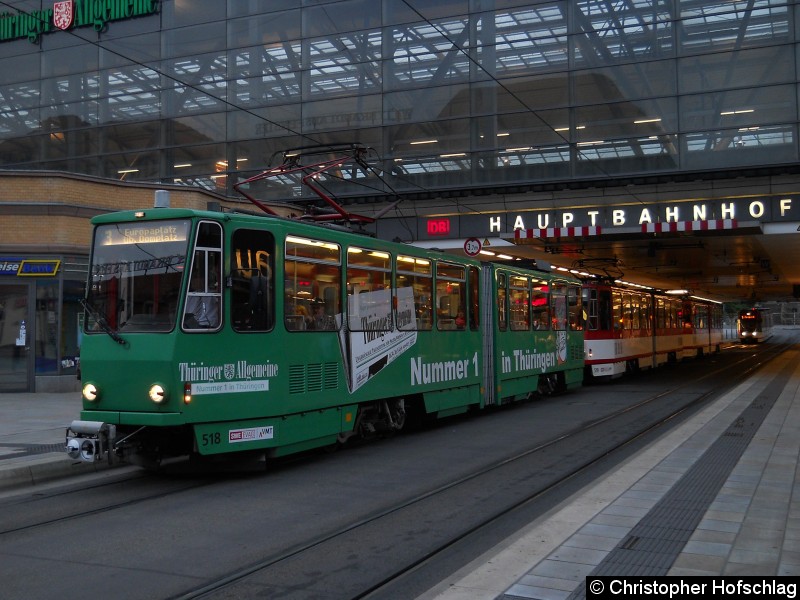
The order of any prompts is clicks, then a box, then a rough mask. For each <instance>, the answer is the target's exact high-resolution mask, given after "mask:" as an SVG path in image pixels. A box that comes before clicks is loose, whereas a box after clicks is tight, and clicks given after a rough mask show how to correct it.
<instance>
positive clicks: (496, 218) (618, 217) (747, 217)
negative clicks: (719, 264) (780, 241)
mask: <svg viewBox="0 0 800 600" xmlns="http://www.w3.org/2000/svg"><path fill="white" fill-rule="evenodd" d="M431 220H435V221H436V222H437V229H436V231H435V232H432V231H431V230H430V227H428V228H427V229H426V228H425V224H429V221H431ZM443 220H450V221H452V223H451V225H450V227H449V229H448V230H447V233H442V230H443V226H442V224H441V222H442V221H443ZM718 220H730V221H737V222H738V223H739V226H740V227H741V226H743V225H744V224H745V223H759V224H765V223H790V222H800V195H798V194H786V195H780V196H777V195H776V196H748V197H733V198H717V199H713V200H711V199H709V200H676V201H665V202H658V203H648V202H640V203H637V202H630V201H628V202H624V203H618V204H604V205H598V204H593V205H589V204H587V205H584V206H580V207H578V206H570V207H565V208H553V207H550V208H533V207H531V208H522V209H518V210H516V211H507V212H502V213H500V212H494V211H492V212H489V211H487V212H485V213H483V214H475V213H472V214H461V215H457V216H456V215H453V216H446V215H437V216H436V217H435V218H434V217H433V216H431V217H428V218H426V219H423V221H424V223H423V226H422V227H420V238H421V239H436V238H437V237H439V238H441V237H455V238H459V237H469V236H479V237H480V236H491V235H498V234H499V235H500V236H502V235H504V234H506V235H507V234H513V232H514V231H516V230H520V229H522V230H536V229H538V230H547V229H551V228H581V227H584V228H589V227H591V228H598V229H599V230H600V231H602V235H613V234H614V233H631V232H641V231H643V226H646V225H650V224H657V223H681V222H695V223H704V222H708V223H711V222H713V221H718ZM426 233H427V235H426Z"/></svg>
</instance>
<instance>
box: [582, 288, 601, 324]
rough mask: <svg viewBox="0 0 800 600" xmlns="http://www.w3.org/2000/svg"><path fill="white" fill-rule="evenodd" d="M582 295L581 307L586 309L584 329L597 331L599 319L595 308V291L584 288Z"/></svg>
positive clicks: (596, 307)
mask: <svg viewBox="0 0 800 600" xmlns="http://www.w3.org/2000/svg"><path fill="white" fill-rule="evenodd" d="M582 294H583V306H584V307H585V309H586V328H587V329H588V330H590V331H597V329H598V327H599V326H600V323H599V321H600V319H599V314H598V306H597V290H595V289H591V288H585V289H584V290H583V292H582Z"/></svg>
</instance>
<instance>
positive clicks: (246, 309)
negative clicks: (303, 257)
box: [230, 229, 275, 331]
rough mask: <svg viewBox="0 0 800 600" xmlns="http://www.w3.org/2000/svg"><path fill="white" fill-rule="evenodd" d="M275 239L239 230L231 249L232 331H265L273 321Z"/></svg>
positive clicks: (254, 232)
mask: <svg viewBox="0 0 800 600" xmlns="http://www.w3.org/2000/svg"><path fill="white" fill-rule="evenodd" d="M274 273H275V239H274V238H273V237H272V234H271V233H269V232H266V231H256V230H251V229H239V230H237V231H235V232H234V234H233V238H232V249H231V279H230V282H231V307H230V312H231V324H232V326H233V329H234V330H235V331H267V330H270V329H272V328H273V326H274V324H275V277H274Z"/></svg>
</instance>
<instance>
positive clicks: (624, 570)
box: [0, 329, 800, 600]
mask: <svg viewBox="0 0 800 600" xmlns="http://www.w3.org/2000/svg"><path fill="white" fill-rule="evenodd" d="M781 338H782V339H781V341H793V342H794V343H795V344H796V345H795V346H794V347H793V348H791V349H790V350H788V351H787V352H784V353H783V354H782V355H781V356H780V357H779V358H777V359H776V360H774V361H772V362H771V363H769V364H768V365H766V366H764V367H763V368H761V369H759V370H758V371H756V372H755V373H754V374H753V375H752V376H751V377H749V378H748V379H747V380H746V381H744V382H742V383H740V384H739V385H737V386H736V387H735V388H733V389H732V390H730V391H729V392H727V393H725V394H724V395H723V396H722V397H720V398H718V399H717V400H715V401H714V402H713V403H711V404H709V405H708V406H707V407H706V408H704V409H703V410H701V411H700V412H698V413H697V414H696V415H694V416H693V417H692V418H690V419H688V420H687V421H686V422H684V423H683V424H681V425H679V426H678V427H675V428H673V429H672V430H670V431H668V432H666V433H665V434H663V435H662V436H661V437H660V438H659V439H658V440H656V441H655V442H653V443H651V444H650V445H649V446H648V447H647V448H646V449H645V450H643V451H642V452H639V453H637V454H636V455H635V456H633V457H631V458H630V459H628V460H627V461H626V462H624V463H623V464H621V465H619V466H618V467H617V468H616V469H614V471H613V472H611V473H609V474H608V475H607V476H606V477H604V478H603V479H601V480H597V481H595V482H593V483H592V484H591V485H589V486H587V487H586V488H584V489H583V490H581V491H580V492H578V493H576V494H574V495H573V496H572V497H570V498H569V499H568V500H567V501H566V502H564V503H562V504H561V505H559V506H558V507H556V508H554V509H553V510H551V511H549V512H548V513H546V514H543V515H542V516H541V517H539V518H538V519H537V520H536V521H534V522H532V523H530V524H528V525H527V526H526V527H525V528H523V529H522V530H520V531H519V532H518V533H517V534H516V535H515V536H513V537H512V538H509V539H507V540H505V541H504V542H503V543H502V544H499V545H498V546H496V547H495V548H494V549H492V550H491V551H489V552H487V553H485V554H484V555H482V556H481V557H479V558H478V559H476V560H475V561H473V562H472V563H470V564H469V565H466V566H465V567H464V568H462V569H461V570H459V571H458V572H457V573H454V574H452V575H450V576H447V577H445V579H443V580H442V581H441V582H440V584H439V585H437V586H436V587H434V588H432V589H430V590H428V591H427V592H426V593H424V594H423V595H421V596H419V597H418V600H519V599H538V600H550V599H553V600H555V599H559V600H560V599H571V598H583V597H585V578H586V577H587V576H590V575H614V576H624V575H630V576H650V575H652V576H657V575H675V576H693V575H706V576H720V575H725V576H728V575H730V576H734V575H739V576H741V575H758V576H789V575H800V484H798V482H799V481H800V329H793V330H786V331H784V332H782V334H781ZM80 409H81V400H80V395H79V394H78V393H75V392H70V393H38V394H24V393H21V394H10V393H4V394H0V496H2V495H6V494H10V493H15V492H16V491H18V490H19V489H21V488H25V487H29V486H34V487H35V486H44V485H48V484H49V483H50V482H52V481H56V480H58V479H62V478H64V477H69V476H80V475H86V474H89V473H92V472H94V471H101V470H109V469H108V467H107V466H105V465H103V464H98V465H91V464H86V463H81V462H78V461H72V460H70V459H69V458H68V457H66V455H65V454H64V450H63V445H64V434H65V427H66V424H68V423H70V422H71V421H72V420H73V419H74V418H75V415H77V414H78V413H79V412H80ZM123 468H131V467H123Z"/></svg>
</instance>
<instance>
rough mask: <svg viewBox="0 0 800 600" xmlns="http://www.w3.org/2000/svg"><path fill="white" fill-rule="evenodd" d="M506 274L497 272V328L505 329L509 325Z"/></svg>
mask: <svg viewBox="0 0 800 600" xmlns="http://www.w3.org/2000/svg"><path fill="white" fill-rule="evenodd" d="M506 299H507V298H506V274H505V273H498V274H497V328H498V329H499V330H500V331H505V330H506V329H507V327H508V312H507V308H506Z"/></svg>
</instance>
